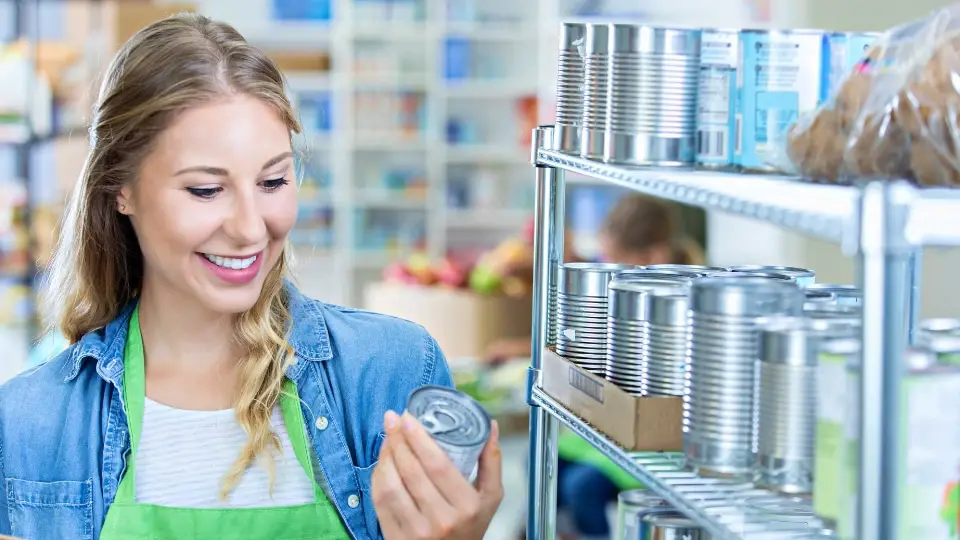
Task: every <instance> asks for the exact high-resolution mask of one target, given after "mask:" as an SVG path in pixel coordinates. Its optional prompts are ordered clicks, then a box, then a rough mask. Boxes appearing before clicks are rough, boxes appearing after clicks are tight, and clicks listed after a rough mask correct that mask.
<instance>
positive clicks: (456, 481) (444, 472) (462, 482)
mask: <svg viewBox="0 0 960 540" xmlns="http://www.w3.org/2000/svg"><path fill="white" fill-rule="evenodd" d="M402 420H403V436H404V439H405V440H406V441H407V444H409V446H410V449H411V450H412V451H413V454H414V455H415V456H416V457H417V460H418V461H419V462H420V464H421V465H422V466H423V469H424V471H425V472H426V473H427V476H428V477H429V478H430V480H431V481H432V482H433V485H435V486H436V487H437V490H438V491H439V492H440V494H441V495H443V498H444V499H445V500H446V501H447V502H448V503H449V504H450V506H452V507H454V508H456V509H457V510H458V511H464V512H466V513H468V514H469V513H471V512H472V510H473V509H474V507H476V506H477V504H478V497H477V492H476V490H475V489H474V487H473V486H472V485H470V482H468V481H467V479H466V478H464V477H463V475H462V474H460V471H459V470H457V468H456V467H455V466H454V465H453V462H452V461H450V458H449V457H447V454H445V453H444V452H443V450H442V449H441V448H440V447H439V446H437V443H436V442H435V441H434V440H433V437H431V436H430V434H429V433H427V431H426V430H425V429H423V426H421V425H420V422H418V421H417V419H416V418H414V417H413V416H412V415H411V414H410V413H404V415H403V416H402Z"/></svg>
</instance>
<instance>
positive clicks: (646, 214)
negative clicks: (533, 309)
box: [486, 193, 705, 540]
mask: <svg viewBox="0 0 960 540" xmlns="http://www.w3.org/2000/svg"><path fill="white" fill-rule="evenodd" d="M599 240H600V246H601V252H602V253H601V260H602V262H615V263H624V264H634V265H640V266H646V265H654V264H704V260H705V257H704V253H703V250H702V249H701V248H700V246H699V245H698V244H697V243H696V242H695V241H694V240H693V239H691V238H689V237H687V236H685V235H684V234H683V223H682V222H681V217H680V211H679V209H678V208H677V207H676V206H675V205H673V204H671V203H669V202H666V201H663V200H660V199H655V198H652V197H648V196H646V195H641V194H634V193H631V194H627V195H624V196H623V197H622V198H621V199H620V200H619V201H618V202H617V204H616V205H615V206H614V207H613V209H612V210H611V211H610V213H609V214H608V215H607V216H606V218H605V220H604V223H603V226H602V227H601V230H600V239H599ZM564 243H565V247H564V255H565V260H566V261H577V260H582V259H581V258H580V257H578V256H577V255H576V254H575V253H574V252H573V251H572V248H573V243H572V235H571V234H570V233H569V231H568V232H566V233H565V235H564ZM525 263H527V264H524V265H523V266H518V267H517V268H514V269H513V271H514V272H518V273H521V272H531V273H532V272H533V253H532V251H531V255H530V259H529V261H525ZM530 348H531V342H530V339H516V340H504V341H500V342H496V343H493V344H492V345H491V346H490V348H489V349H488V352H487V355H486V360H487V362H489V363H499V362H504V361H507V360H510V359H515V358H529V357H530ZM557 449H558V454H559V466H558V469H557V504H558V507H559V509H560V510H561V511H562V512H563V513H565V514H567V515H568V517H570V518H571V519H570V522H571V523H570V525H571V528H572V529H573V531H571V535H569V536H563V537H564V538H566V539H569V540H574V539H581V540H586V539H597V540H600V539H603V540H606V539H608V538H610V535H611V533H612V532H613V531H612V530H611V526H610V523H609V520H608V519H607V512H606V510H607V507H608V506H609V505H611V504H613V503H616V501H617V495H618V494H619V493H620V491H622V490H626V489H635V488H638V487H641V486H640V485H639V484H638V483H637V482H636V481H635V480H634V479H633V477H632V476H630V474H628V473H627V472H626V471H624V470H623V469H621V468H620V467H618V466H617V465H616V464H615V463H614V462H612V461H610V460H609V459H607V458H606V457H605V456H604V455H603V454H601V453H600V452H599V451H598V450H596V449H595V448H593V447H592V446H591V445H590V444H589V443H588V442H586V441H584V440H583V439H581V438H580V436H578V435H576V434H575V433H573V432H570V431H566V430H564V431H563V432H561V435H560V439H559V442H558V448H557Z"/></svg>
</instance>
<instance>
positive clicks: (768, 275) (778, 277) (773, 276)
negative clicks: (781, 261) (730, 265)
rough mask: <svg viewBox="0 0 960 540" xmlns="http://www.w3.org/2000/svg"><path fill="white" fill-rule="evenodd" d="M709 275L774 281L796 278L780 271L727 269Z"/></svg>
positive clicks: (791, 281)
mask: <svg viewBox="0 0 960 540" xmlns="http://www.w3.org/2000/svg"><path fill="white" fill-rule="evenodd" d="M710 277H725V278H764V279H772V280H774V281H786V282H789V283H796V282H797V280H795V279H793V277H791V276H788V275H786V274H781V273H780V272H747V271H743V272H731V271H730V270H727V271H725V272H715V273H713V274H710Z"/></svg>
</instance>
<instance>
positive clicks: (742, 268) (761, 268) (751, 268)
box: [727, 264, 816, 278]
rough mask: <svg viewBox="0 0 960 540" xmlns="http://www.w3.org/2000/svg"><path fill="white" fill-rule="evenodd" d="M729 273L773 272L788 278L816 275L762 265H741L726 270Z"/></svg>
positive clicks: (782, 267) (791, 267) (794, 269)
mask: <svg viewBox="0 0 960 540" xmlns="http://www.w3.org/2000/svg"><path fill="white" fill-rule="evenodd" d="M727 270H729V271H730V272H773V273H776V274H786V275H788V276H790V277H794V278H798V277H816V273H814V272H813V271H812V270H807V269H806V268H797V267H796V266H765V265H762V264H742V265H739V266H731V267H729V268H727Z"/></svg>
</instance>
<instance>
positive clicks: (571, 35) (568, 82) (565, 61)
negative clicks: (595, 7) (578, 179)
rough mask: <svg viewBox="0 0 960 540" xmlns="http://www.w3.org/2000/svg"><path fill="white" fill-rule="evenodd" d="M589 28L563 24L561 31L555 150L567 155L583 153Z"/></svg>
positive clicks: (554, 133) (554, 132) (581, 25)
mask: <svg viewBox="0 0 960 540" xmlns="http://www.w3.org/2000/svg"><path fill="white" fill-rule="evenodd" d="M586 35H587V27H586V25H584V24H582V23H569V22H568V23H563V25H562V26H561V27H560V51H559V52H560V58H559V60H558V62H557V111H556V112H557V119H556V122H555V126H554V129H553V147H554V148H556V149H557V150H559V151H560V152H565V153H568V154H579V153H580V124H581V122H582V118H583V82H584V81H583V79H584V63H583V56H584V45H585V43H584V41H585V39H586Z"/></svg>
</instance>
